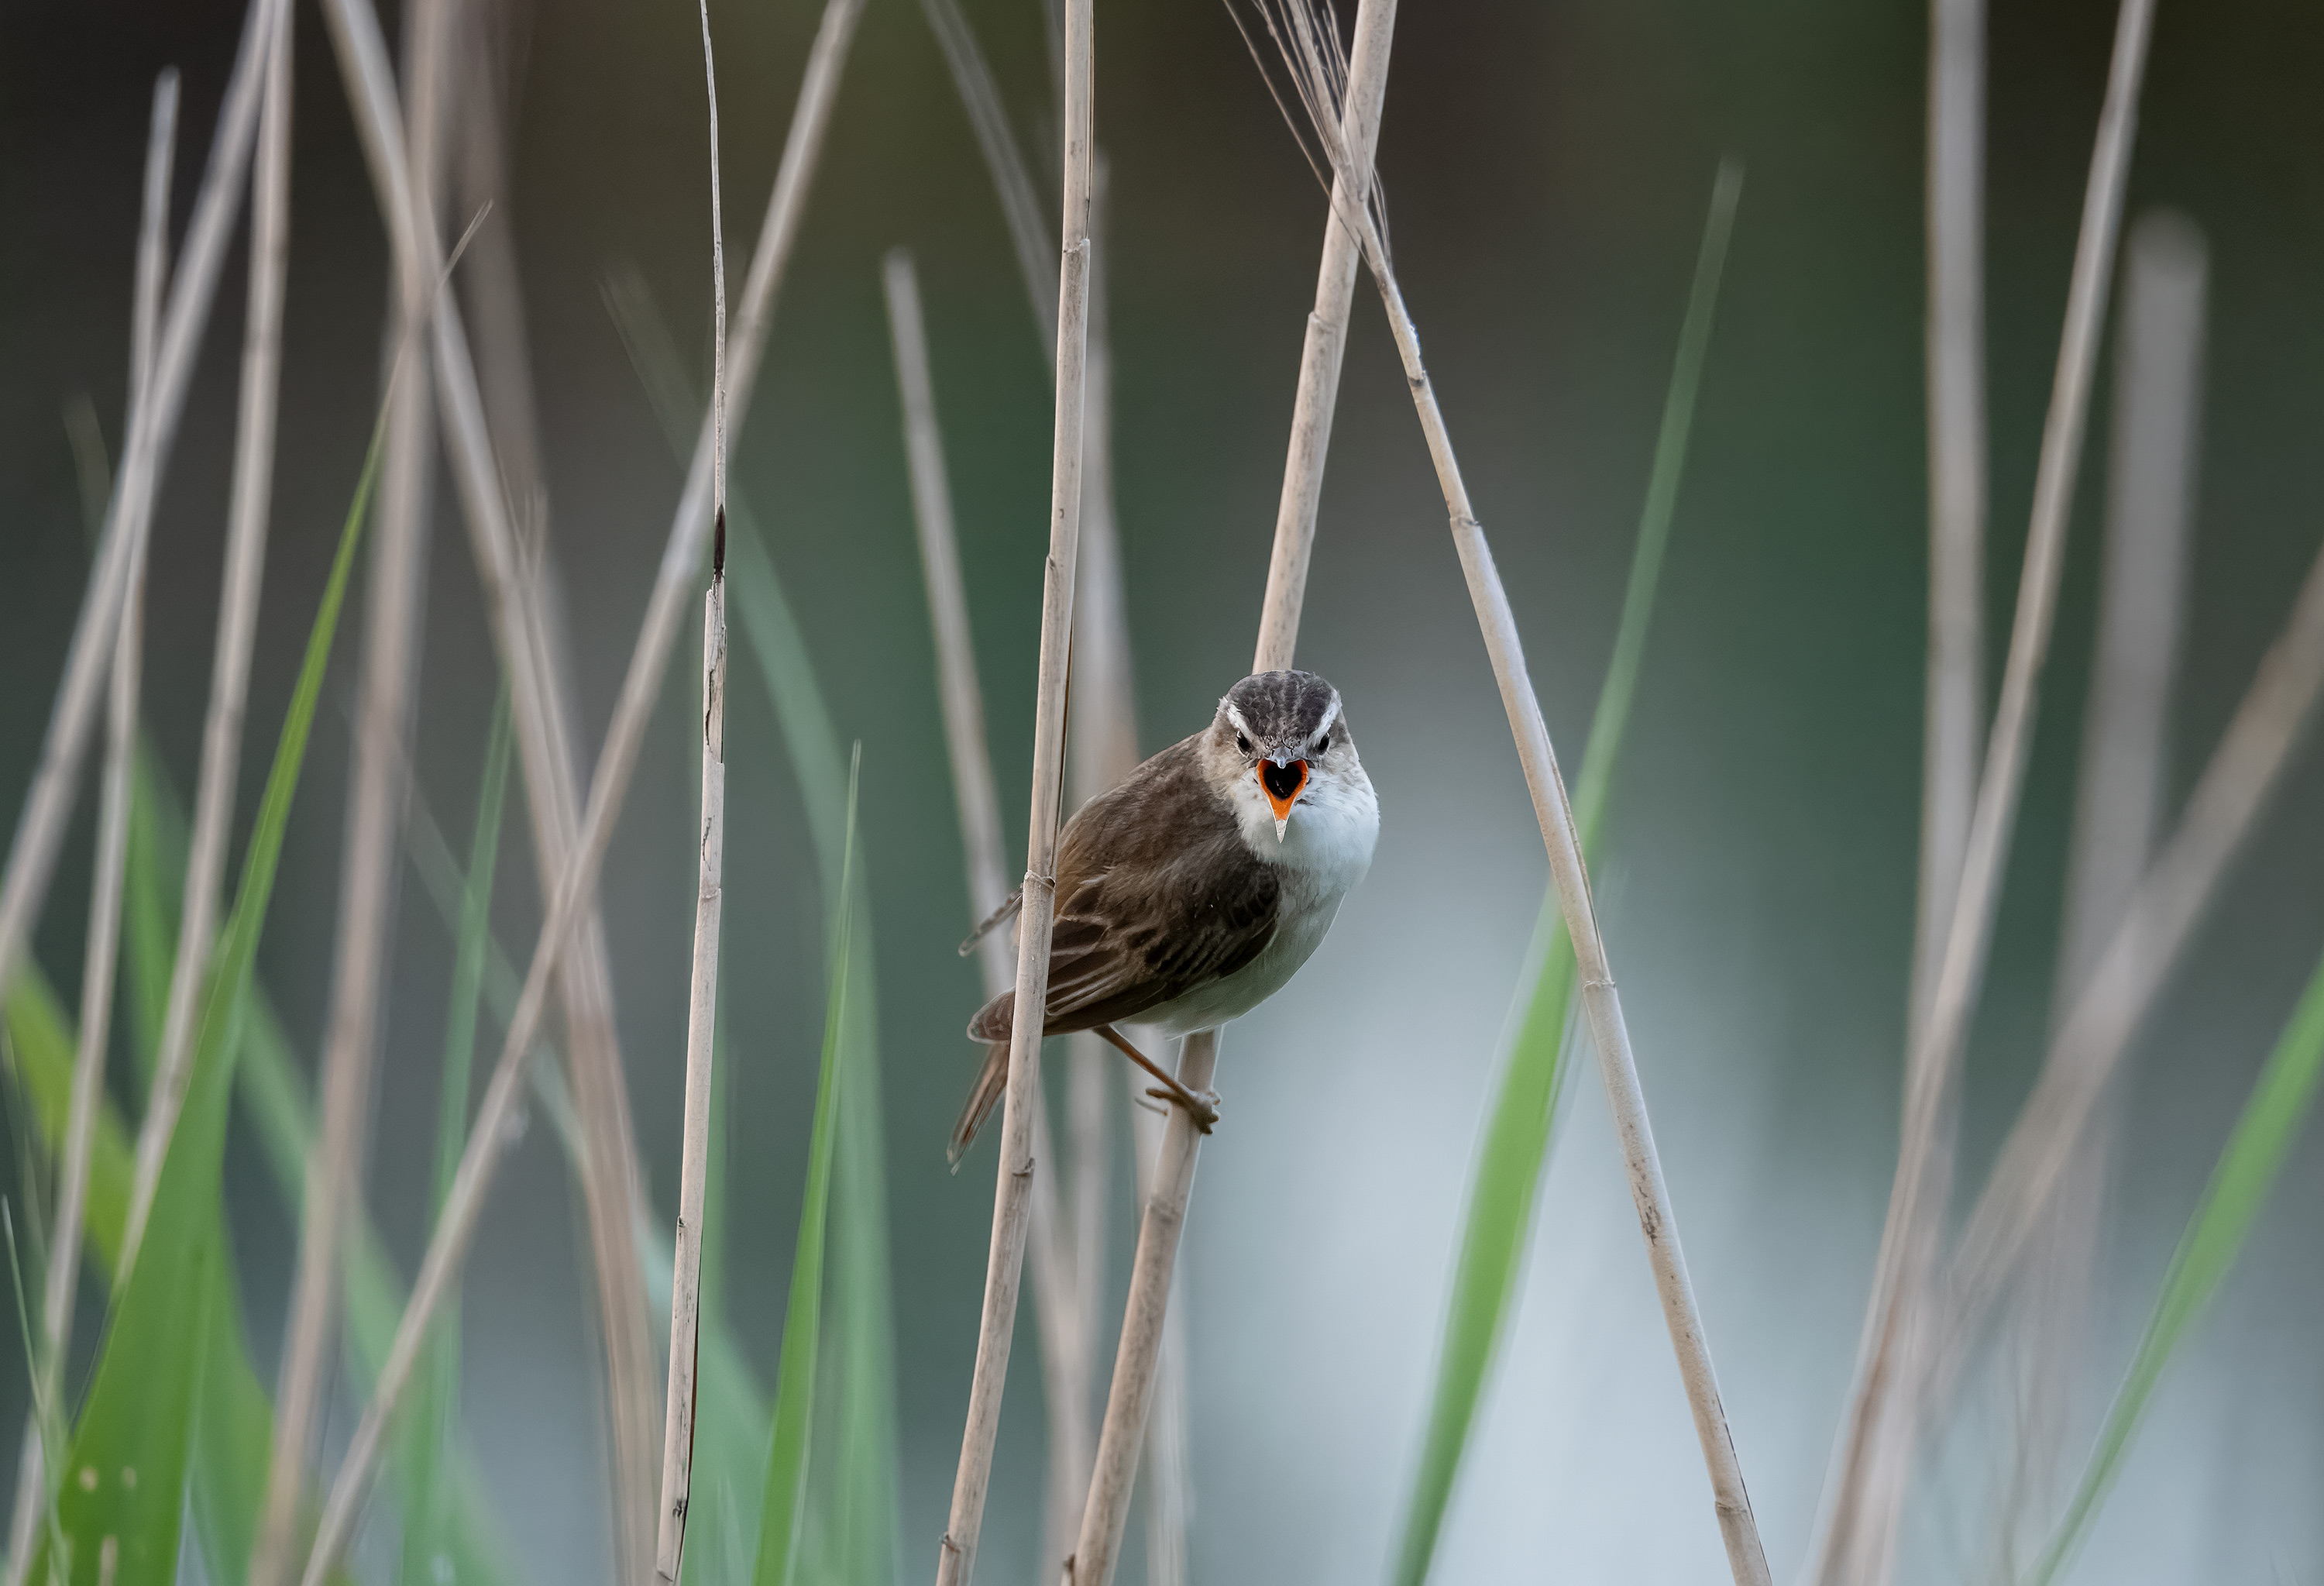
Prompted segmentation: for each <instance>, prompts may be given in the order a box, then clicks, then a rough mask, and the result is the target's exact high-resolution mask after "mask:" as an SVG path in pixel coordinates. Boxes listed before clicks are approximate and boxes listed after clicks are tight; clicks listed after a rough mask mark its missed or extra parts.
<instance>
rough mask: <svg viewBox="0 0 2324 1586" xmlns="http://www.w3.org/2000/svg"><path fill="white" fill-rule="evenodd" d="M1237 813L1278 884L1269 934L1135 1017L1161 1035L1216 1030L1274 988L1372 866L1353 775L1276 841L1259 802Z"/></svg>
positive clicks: (1370, 823) (1361, 790)
mask: <svg viewBox="0 0 2324 1586" xmlns="http://www.w3.org/2000/svg"><path fill="white" fill-rule="evenodd" d="M1253 786H1254V788H1255V784H1254V785H1253ZM1239 802H1240V801H1239ZM1237 814H1238V816H1240V825H1241V827H1242V832H1243V840H1244V842H1245V843H1246V844H1248V845H1249V846H1250V850H1251V852H1252V853H1254V854H1256V855H1257V856H1258V857H1259V859H1260V860H1261V862H1268V863H1272V864H1274V865H1275V866H1276V868H1277V875H1278V876H1279V877H1280V879H1281V881H1282V883H1283V898H1282V902H1281V903H1280V905H1279V906H1278V911H1277V916H1276V927H1275V936H1274V937H1273V939H1272V940H1270V941H1269V942H1268V945H1266V946H1265V947H1264V948H1262V949H1261V950H1260V952H1259V956H1258V957H1256V958H1254V959H1252V960H1251V961H1250V963H1249V964H1244V965H1243V966H1242V967H1241V968H1240V969H1239V970H1237V971H1235V973H1232V974H1230V975H1224V976H1222V977H1221V978H1219V979H1217V980H1215V981H1213V982H1210V983H1208V984H1207V985H1202V986H1197V987H1195V988H1194V990H1193V991H1188V992H1187V993H1186V994H1185V995H1184V996H1182V997H1179V998H1177V999H1176V1000H1172V1001H1169V1002H1165V1003H1163V1004H1162V1005H1161V1006H1160V1007H1158V1008H1156V1009H1153V1010H1150V1011H1149V1012H1148V1013H1147V1014H1146V1015H1145V1016H1144V1017H1143V1018H1142V1019H1140V1020H1139V1022H1140V1023H1142V1024H1146V1025H1149V1026H1151V1027H1153V1028H1157V1029H1160V1030H1161V1031H1162V1032H1163V1033H1164V1034H1166V1035H1172V1036H1183V1035H1187V1034H1190V1033H1191V1032H1193V1031H1194V1030H1198V1029H1213V1028H1217V1027H1218V1026H1220V1025H1222V1024H1224V1023H1226V1022H1227V1021H1228V1020H1229V1019H1240V1018H1241V1017H1242V1016H1243V1015H1244V1014H1246V1013H1249V1012H1250V1010H1252V1009H1254V1008H1256V1007H1258V1006H1259V1004H1260V1003H1261V1002H1264V1001H1266V1000H1268V998H1269V997H1272V996H1273V995H1275V993H1276V992H1277V991H1281V990H1282V989H1283V987H1284V985H1285V984H1286V982H1289V980H1290V979H1291V977H1292V976H1293V975H1295V974H1296V973H1299V966H1300V965H1301V964H1305V963H1306V962H1307V960H1308V958H1309V957H1310V955H1312V954H1314V951H1315V949H1316V948H1317V947H1318V946H1319V945H1322V943H1323V937H1324V936H1326V935H1327V934H1329V932H1330V931H1331V928H1332V920H1333V917H1334V916H1336V915H1337V914H1338V913H1339V912H1340V902H1341V900H1342V899H1344V898H1345V897H1347V895H1348V892H1349V890H1350V889H1351V888H1352V887H1354V886H1355V884H1356V883H1357V882H1358V881H1362V880H1363V879H1364V872H1365V871H1368V870H1369V869H1370V868H1371V862H1372V846H1373V844H1374V843H1375V842H1376V841H1377V840H1378V838H1379V804H1378V803H1377V802H1376V801H1375V800H1374V798H1373V795H1372V789H1371V783H1370V781H1369V779H1365V778H1363V777H1362V776H1361V773H1360V772H1359V773H1358V779H1357V780H1356V782H1355V784H1354V785H1353V786H1352V787H1351V788H1346V789H1345V790H1344V791H1341V792H1339V793H1338V795H1337V796H1336V797H1333V798H1326V799H1303V800H1302V801H1301V802H1300V804H1299V807H1298V808H1297V809H1296V811H1295V812H1294V814H1293V816H1292V817H1291V822H1290V825H1289V828H1288V830H1287V831H1286V834H1285V835H1284V838H1283V839H1282V840H1280V841H1278V840H1277V837H1276V834H1275V830H1274V822H1273V818H1272V812H1271V811H1269V810H1268V809H1267V807H1266V806H1265V804H1264V803H1263V802H1260V803H1259V804H1258V805H1257V806H1256V807H1255V809H1254V808H1239V809H1238V810H1237Z"/></svg>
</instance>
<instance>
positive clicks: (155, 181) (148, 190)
mask: <svg viewBox="0 0 2324 1586" xmlns="http://www.w3.org/2000/svg"><path fill="white" fill-rule="evenodd" d="M283 10H285V11H287V10H288V7H287V6H286V7H284V8H283ZM280 25H281V21H280V15H279V14H278V18H277V23H276V26H277V28H278V29H279V28H280ZM269 76H270V77H271V76H272V71H271V58H270V71H269ZM261 114H262V116H263V111H262V113H261ZM177 134H178V79H177V73H176V72H175V71H174V70H173V71H170V72H165V73H164V74H163V76H162V80H161V81H159V82H156V83H155V84H154V85H153V122H152V131H151V133H150V134H149V135H148V139H147V142H146V146H145V203H144V209H143V215H142V217H141V218H140V220H139V224H138V234H137V286H136V294H135V299H134V303H133V305H132V308H131V311H130V319H129V323H130V334H129V346H130V358H129V423H128V424H127V425H126V426H124V428H125V429H134V427H135V426H136V425H137V424H138V423H139V422H140V421H141V420H143V419H145V418H147V417H149V410H148V404H147V398H148V396H149V395H150V393H151V391H152V383H153V360H154V357H155V355H156V351H157V347H156V343H155V337H156V336H157V335H158V334H159V330H158V327H159V324H160V320H161V297H162V293H163V291H164V290H165V288H166V285H167V283H168V281H169V276H170V167H171V163H172V162H173V161H174V159H175V157H176V143H177ZM134 566H135V567H136V571H135V572H134V574H133V576H132V582H131V594H130V608H129V609H130V613H131V618H130V619H129V621H130V625H132V626H134V623H135V622H138V621H142V620H143V603H144V598H145V590H144V576H145V573H144V568H145V547H144V546H143V545H141V546H139V547H138V549H137V559H136V562H135V564H134ZM119 642H120V646H121V651H122V654H123V655H124V656H130V657H134V655H135V654H136V649H137V644H138V641H137V640H135V639H134V638H133V637H131V636H130V635H129V634H128V633H127V632H124V635H123V637H122V638H121V640H120V641H119ZM119 668H120V663H119V662H118V661H116V662H115V683H114V690H115V702H114V703H115V708H116V709H117V708H119V705H120V690H121V688H122V687H123V685H122V683H121V681H120V678H119V675H118V674H119ZM128 687H129V708H130V710H131V713H132V715H133V716H134V713H135V710H136V701H137V695H136V685H135V683H134V681H132V682H131V683H130V684H129V686H128ZM186 1056H188V1055H187V1054H183V1053H181V1054H180V1064H179V1065H178V1067H177V1068H176V1069H174V1070H172V1069H169V1068H163V1069H161V1070H159V1071H158V1072H157V1074H156V1075H155V1079H154V1095H155V1096H156V1097H158V1098H160V1099H161V1102H160V1104H159V1105H155V1104H153V1103H152V1102H149V1103H148V1105H147V1108H146V1113H145V1118H144V1120H143V1124H142V1125H141V1126H140V1128H139V1130H138V1134H137V1173H136V1177H135V1179H134V1182H133V1184H132V1185H131V1187H130V1196H129V1221H128V1223H127V1224H126V1228H125V1231H124V1233H123V1235H122V1240H121V1260H120V1269H119V1273H118V1275H117V1278H116V1282H117V1283H122V1284H125V1283H126V1282H127V1281H128V1278H129V1268H130V1267H131V1266H132V1264H133V1263H134V1261H135V1259H136V1256H137V1243H138V1240H139V1239H140V1237H141V1236H142V1235H143V1233H144V1231H145V1219H146V1216H147V1214H148V1213H150V1212H151V1211H152V1203H153V1184H154V1180H155V1179H156V1178H158V1177H159V1176H160V1175H161V1151H162V1149H163V1148H166V1147H167V1146H168V1145H169V1143H170V1130H171V1126H172V1125H174V1124H175V1123H176V1121H177V1110H176V1100H177V1096H178V1093H179V1091H180V1089H181V1088H182V1084H183V1080H182V1078H180V1077H178V1076H181V1075H182V1074H183V1073H184V1058H185V1057H186ZM173 1079H174V1080H175V1083H172V1081H173Z"/></svg>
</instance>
